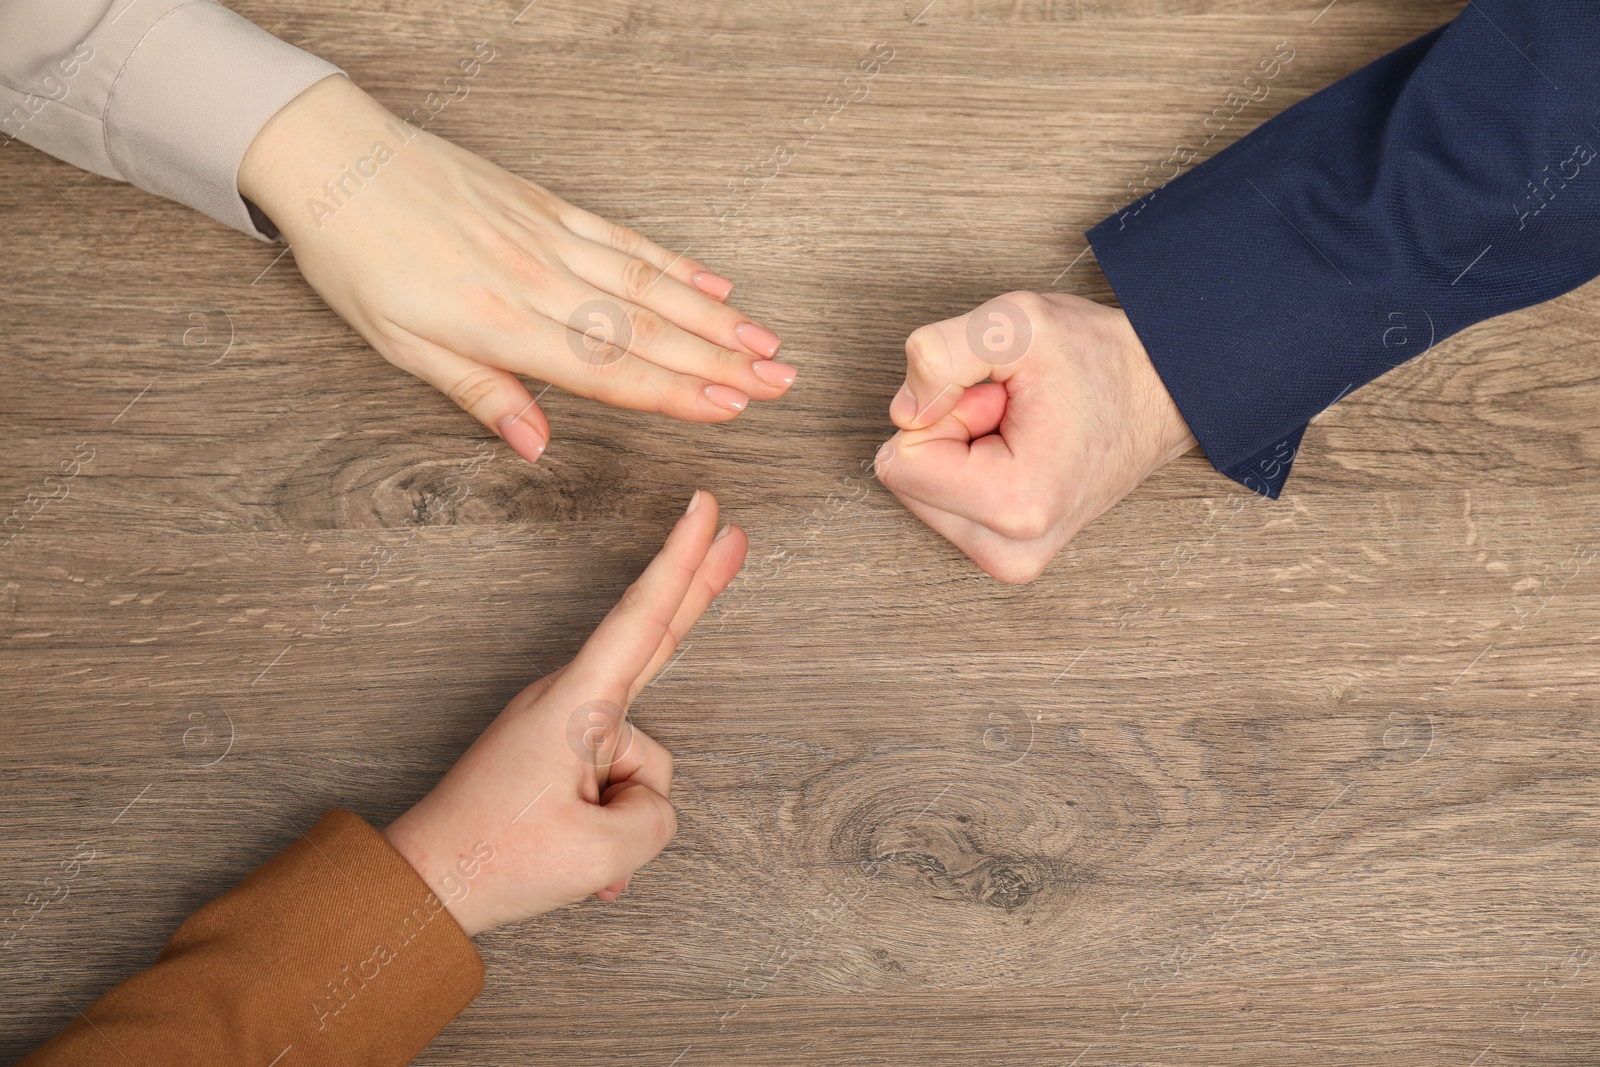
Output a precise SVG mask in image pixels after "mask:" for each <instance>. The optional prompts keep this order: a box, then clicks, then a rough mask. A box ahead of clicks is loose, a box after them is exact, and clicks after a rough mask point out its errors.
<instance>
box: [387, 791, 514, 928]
mask: <svg viewBox="0 0 1600 1067" xmlns="http://www.w3.org/2000/svg"><path fill="white" fill-rule="evenodd" d="M426 804H427V798H426V797H424V798H423V800H422V801H421V803H419V804H418V805H417V806H416V807H413V808H412V809H411V810H410V811H407V812H406V813H405V814H404V815H401V816H400V817H399V818H398V819H396V820H395V821H394V822H392V823H390V824H389V825H388V826H387V827H385V828H384V830H383V836H384V837H385V838H386V839H387V840H388V842H389V845H390V847H391V848H393V849H394V850H395V851H396V852H398V853H399V854H400V857H401V858H402V859H404V860H405V861H406V862H407V863H409V864H410V865H411V869H412V870H414V871H416V872H417V877H418V878H421V879H422V881H423V883H424V884H426V885H427V887H428V888H429V889H430V890H432V891H433V894H434V896H436V897H438V898H439V900H440V901H442V902H443V903H444V906H445V907H446V908H447V909H448V910H449V912H450V917H451V918H453V919H455V921H456V924H457V925H458V926H460V927H461V929H462V931H464V932H465V933H466V935H467V936H468V937H476V936H477V935H478V934H481V933H483V932H484V931H485V930H488V929H489V928H490V927H492V926H493V925H494V924H493V923H492V922H490V921H488V919H487V918H486V917H485V916H484V915H483V914H481V913H480V910H479V908H478V906H477V905H478V903H479V901H480V900H481V899H482V895H481V894H480V893H476V892H474V885H473V881H474V879H476V878H477V876H478V874H479V873H480V872H481V871H482V869H483V866H484V865H485V864H487V863H490V862H492V861H493V859H494V849H493V847H492V846H489V845H488V844H487V843H486V842H482V841H480V842H478V843H477V844H475V845H471V846H468V847H466V848H465V849H463V848H460V847H459V846H458V845H456V844H450V843H445V842H443V841H441V840H440V839H439V835H438V833H437V832H436V831H435V828H434V826H433V824H432V820H430V818H429V817H428V814H427V812H426V811H425V810H423V809H424V806H425V805H426Z"/></svg>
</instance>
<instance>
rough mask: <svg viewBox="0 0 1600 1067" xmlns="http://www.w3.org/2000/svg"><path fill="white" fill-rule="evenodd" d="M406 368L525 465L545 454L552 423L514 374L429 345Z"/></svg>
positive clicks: (534, 461)
mask: <svg viewBox="0 0 1600 1067" xmlns="http://www.w3.org/2000/svg"><path fill="white" fill-rule="evenodd" d="M407 369H408V370H410V371H411V373H413V374H415V375H416V376H417V377H419V378H421V379H422V380H423V381H425V382H427V383H428V384H429V385H431V386H433V387H434V388H435V389H437V390H439V392H441V393H443V394H444V395H445V396H447V397H449V398H450V399H451V400H453V401H455V402H456V404H457V405H458V406H459V407H460V408H461V409H462V410H463V411H465V412H466V413H467V414H469V415H471V416H472V417H473V418H475V419H477V420H478V421H479V422H481V423H483V424H484V425H485V426H487V427H488V428H489V429H490V430H493V431H494V432H495V433H497V434H499V435H500V438H501V439H502V440H503V441H505V443H506V444H508V445H510V446H511V448H512V449H513V450H514V451H515V452H516V453H517V454H518V455H519V456H521V457H522V458H523V459H525V460H527V461H528V462H529V463H537V462H538V461H539V457H540V456H542V455H543V454H544V450H545V448H546V446H548V445H549V443H550V423H549V421H548V420H546V419H545V417H544V412H543V411H541V410H540V409H539V405H538V404H537V403H536V402H535V401H534V399H533V397H532V396H531V395H530V394H529V393H528V389H527V387H526V386H524V385H523V384H522V381H521V379H519V378H518V377H517V376H516V375H515V374H512V373H511V372H510V371H505V370H501V369H500V368H498V367H488V366H485V365H484V364H482V363H479V362H477V361H476V360H472V359H468V358H467V357H466V356H461V355H457V354H456V353H454V352H451V351H449V350H448V349H445V348H440V347H439V346H438V345H432V344H430V345H428V350H427V352H426V354H425V355H424V356H423V357H422V358H421V359H419V360H417V361H416V364H415V365H414V366H411V367H408V368H407Z"/></svg>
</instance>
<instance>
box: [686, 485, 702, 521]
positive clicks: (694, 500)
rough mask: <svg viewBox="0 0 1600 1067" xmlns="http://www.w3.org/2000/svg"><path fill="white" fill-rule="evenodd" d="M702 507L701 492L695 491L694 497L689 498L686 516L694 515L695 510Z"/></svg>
mask: <svg viewBox="0 0 1600 1067" xmlns="http://www.w3.org/2000/svg"><path fill="white" fill-rule="evenodd" d="M699 506H700V490H698V489H696V490H695V491H694V496H692V497H690V498H689V506H688V507H687V508H685V509H684V512H683V513H684V514H685V515H693V514H694V509H695V508H697V507H699Z"/></svg>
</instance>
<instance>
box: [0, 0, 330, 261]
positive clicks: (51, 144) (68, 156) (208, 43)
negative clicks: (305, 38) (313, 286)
mask: <svg viewBox="0 0 1600 1067" xmlns="http://www.w3.org/2000/svg"><path fill="white" fill-rule="evenodd" d="M338 73H340V71H339V68H338V67H335V66H334V65H333V64H331V63H329V62H327V61H326V60H324V59H321V58H319V57H317V56H314V55H311V54H310V53H307V52H303V51H301V50H300V49H298V48H295V47H294V46H292V45H289V44H286V43H284V42H283V41H280V40H279V39H278V38H276V37H274V36H273V35H272V34H270V33H268V32H267V31H265V30H263V29H261V28H260V27H258V26H255V25H253V24H252V23H250V22H248V21H246V20H245V19H243V18H241V17H240V16H238V15H236V14H234V13H233V12H232V11H229V10H228V9H227V8H225V7H222V6H221V5H220V4H217V3H215V2H214V0H0V147H3V146H4V145H5V144H8V143H9V142H11V141H12V140H18V141H22V142H24V143H26V144H30V145H33V146H34V147H35V148H38V149H40V150H41V151H44V152H48V153H49V154H50V155H52V156H55V157H56V158H58V159H62V160H65V161H66V162H68V163H72V164H74V165H76V166H79V167H82V168H84V169H85V170H91V171H93V172H94V173H96V174H101V175H104V176H106V177H108V178H116V179H119V180H121V181H126V182H131V183H133V184H134V185H137V186H138V187H139V188H141V189H146V190H148V191H150V192H152V193H155V194H156V195H158V196H165V197H168V198H170V199H172V200H176V201H178V202H179V203H182V204H188V205H189V206H190V207H193V208H198V209H199V210H200V211H203V212H205V213H206V214H207V215H210V216H211V217H212V218H214V219H216V220H218V221H219V222H223V223H226V224H227V225H229V226H232V227H234V228H235V229H238V230H242V231H244V232H245V233H248V234H251V235H253V236H256V237H262V238H263V239H265V235H263V234H262V233H261V232H260V231H259V230H258V229H257V227H256V225H255V224H254V223H253V222H252V221H251V218H250V214H249V212H248V210H247V209H246V207H245V203H244V200H243V199H242V198H241V197H240V196H239V190H238V186H237V175H238V170H239V163H240V161H241V160H242V159H243V158H244V154H245V150H246V149H247V148H249V147H250V142H251V141H252V140H253V139H254V138H255V135H256V133H257V132H258V131H260V129H261V127H262V126H264V125H265V124H266V122H267V120H268V119H270V118H271V117H272V116H273V115H274V114H275V113H276V112H277V111H278V109H279V108H281V107H283V105H285V104H287V103H288V102H289V101H290V100H292V99H294V98H295V97H296V96H298V95H299V94H300V93H301V92H302V91H303V90H305V89H306V88H308V87H309V86H311V85H312V84H314V83H315V82H317V81H320V80H321V79H323V78H326V77H328V76H329V75H331V74H338Z"/></svg>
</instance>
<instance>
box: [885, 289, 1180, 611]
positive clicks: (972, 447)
mask: <svg viewBox="0 0 1600 1067" xmlns="http://www.w3.org/2000/svg"><path fill="white" fill-rule="evenodd" d="M889 415H890V418H892V419H893V420H894V423H895V425H896V426H898V427H899V428H900V432H899V433H897V434H895V435H894V437H893V438H891V439H890V440H889V441H888V443H887V444H885V445H884V446H883V447H882V448H881V449H879V451H878V460H877V471H878V478H879V480H880V481H882V482H883V484H884V485H886V486H887V487H888V488H889V490H890V491H891V492H892V493H894V495H895V496H896V497H898V498H899V499H900V502H901V503H903V504H905V506H906V507H907V508H909V509H910V510H911V512H912V514H914V515H916V516H917V517H918V518H920V519H921V520H922V521H923V522H925V523H927V524H928V525H929V526H931V527H933V528H934V529H935V530H936V531H938V532H939V533H941V534H943V535H944V536H945V537H947V538H949V539H950V540H951V541H952V542H954V543H955V545H956V547H957V548H959V549H961V551H963V552H965V553H966V554H967V555H968V556H970V557H971V558H972V560H973V562H975V563H977V564H978V566H980V567H982V568H983V569H984V570H985V571H988V572H989V573H990V574H992V575H994V576H995V577H996V578H999V579H1000V580H1001V581H1003V582H1028V581H1032V580H1033V579H1034V578H1037V577H1038V576H1039V575H1040V574H1041V573H1043V571H1044V569H1045V567H1046V566H1047V565H1048V564H1049V562H1050V560H1051V558H1053V557H1054V556H1055V554H1056V553H1057V552H1058V551H1060V549H1061V546H1062V545H1064V544H1066V543H1067V541H1068V540H1069V539H1071V537H1072V536H1073V535H1074V534H1076V533H1077V532H1078V531H1079V530H1081V529H1083V528H1084V527H1085V526H1086V525H1088V524H1089V523H1090V522H1091V521H1093V520H1094V519H1095V518H1096V517H1097V516H1099V515H1100V514H1101V513H1102V512H1104V511H1105V510H1106V509H1108V508H1109V507H1111V505H1113V504H1115V503H1116V502H1117V501H1119V500H1121V499H1122V498H1123V497H1124V496H1126V495H1128V493H1129V492H1131V491H1132V490H1133V488H1134V486H1136V485H1138V484H1139V483H1140V482H1142V481H1143V480H1144V479H1145V477H1146V476H1148V475H1149V474H1150V472H1152V471H1154V470H1155V469H1156V468H1157V467H1160V466H1162V465H1163V464H1166V463H1168V462H1170V461H1171V460H1173V459H1175V458H1177V457H1178V456H1181V455H1183V454H1184V453H1185V452H1188V451H1189V450H1190V449H1192V448H1194V447H1195V446H1196V441H1195V439H1194V435H1193V434H1191V433H1190V432H1189V427H1188V426H1187V425H1186V424H1185V423H1184V421H1183V416H1182V415H1180V414H1179V412H1178V407H1177V405H1176V404H1174V403H1173V402H1172V397H1171V396H1169V395H1168V394H1167V390H1166V387H1165V386H1163V385H1162V383H1161V378H1160V376H1159V375H1158V374H1157V373H1156V369H1155V367H1154V366H1152V365H1151V363H1150V358H1149V356H1147V355H1146V354H1145V350H1144V346H1143V345H1142V344H1140V342H1139V338H1138V335H1137V334H1135V333H1134V332H1133V327H1132V326H1131V325H1130V324H1129V322H1128V317H1127V316H1126V315H1125V314H1123V313H1122V312H1121V311H1119V310H1117V309H1114V308H1108V307H1105V306H1103V305H1100V304H1096V303H1094V302H1092V301H1089V300H1083V299H1080V298H1078V297H1075V296H1065V295H1060V294H1045V295H1040V294H1037V293H1007V294H1006V295H1005V296H1001V297H996V298H995V299H993V300H991V301H989V302H988V303H986V304H984V305H983V306H981V307H979V308H977V309H976V310H974V311H971V312H969V313H967V314H966V315H962V316H960V317H959V318H954V319H946V320H945V321H944V322H936V323H934V324H933V325H931V326H924V327H922V328H921V329H919V330H917V331H916V332H915V333H913V334H912V335H911V336H910V338H909V339H907V341H906V384H905V385H903V386H902V387H901V389H900V392H899V394H898V395H897V396H896V397H895V398H894V402H893V404H891V405H890V408H889Z"/></svg>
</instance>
